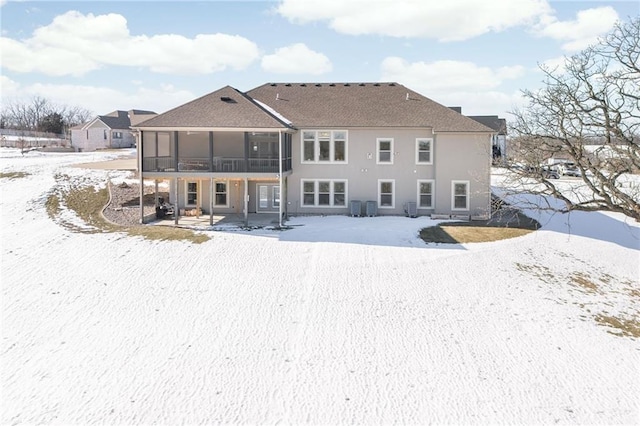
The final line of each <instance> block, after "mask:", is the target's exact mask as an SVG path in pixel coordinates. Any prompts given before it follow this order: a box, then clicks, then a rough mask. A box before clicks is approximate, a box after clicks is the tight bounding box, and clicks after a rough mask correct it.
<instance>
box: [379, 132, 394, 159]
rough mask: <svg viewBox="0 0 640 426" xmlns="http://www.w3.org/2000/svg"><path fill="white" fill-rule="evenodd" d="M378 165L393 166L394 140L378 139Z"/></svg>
mask: <svg viewBox="0 0 640 426" xmlns="http://www.w3.org/2000/svg"><path fill="white" fill-rule="evenodd" d="M376 151H377V152H376V163H377V164H393V139H392V138H378V139H376Z"/></svg>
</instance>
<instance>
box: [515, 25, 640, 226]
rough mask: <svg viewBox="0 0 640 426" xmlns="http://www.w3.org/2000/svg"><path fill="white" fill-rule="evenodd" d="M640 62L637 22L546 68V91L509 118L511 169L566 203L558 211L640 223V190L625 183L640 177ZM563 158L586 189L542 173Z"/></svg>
mask: <svg viewBox="0 0 640 426" xmlns="http://www.w3.org/2000/svg"><path fill="white" fill-rule="evenodd" d="M639 56H640V18H635V19H632V20H631V21H629V22H627V23H618V24H617V25H616V27H615V28H614V29H613V31H612V32H611V33H610V34H609V35H608V36H606V37H605V38H603V39H601V40H600V41H599V42H598V43H597V44H595V45H593V46H591V47H589V48H587V49H585V50H584V51H582V52H581V53H579V54H576V55H574V56H571V57H569V58H565V63H564V67H563V68H555V69H550V68H548V67H544V66H541V69H542V72H543V73H544V75H545V79H544V87H543V88H542V89H540V90H538V91H535V92H533V91H530V90H524V91H523V95H524V97H525V98H526V100H527V102H528V103H527V105H526V106H525V107H524V108H523V109H519V110H515V111H513V112H512V114H513V115H514V117H515V120H514V122H512V123H510V130H511V131H512V132H513V135H514V137H513V139H512V143H511V146H510V149H511V151H510V155H511V158H512V159H513V160H514V161H516V164H513V163H512V164H511V165H510V166H508V168H509V169H510V171H511V172H513V173H514V174H516V175H517V176H518V177H519V178H522V177H523V176H526V178H527V179H528V180H529V182H530V183H531V181H534V182H536V183H537V185H535V186H530V187H529V189H532V190H533V191H534V192H537V193H539V194H544V195H551V196H553V197H555V198H557V199H559V200H561V201H562V202H563V205H564V208H562V209H560V211H564V212H567V211H571V210H586V211H593V210H610V211H616V212H621V213H624V214H626V215H628V216H630V217H632V218H634V219H636V220H637V221H640V185H639V184H638V181H637V180H636V181H634V180H631V179H629V176H628V174H629V173H638V172H639V171H640V68H639V64H638V58H639ZM558 158H564V159H565V161H570V162H573V163H575V166H576V167H577V169H578V171H577V172H576V174H578V175H579V176H580V177H581V182H580V183H581V184H582V188H580V189H576V190H575V191H573V192H572V191H570V190H569V191H568V187H567V185H566V182H563V183H560V182H559V181H558V180H554V179H551V177H552V176H553V174H552V173H550V171H549V170H548V169H545V167H542V165H543V164H549V163H550V159H551V161H553V159H558ZM553 177H555V176H553ZM527 179H525V180H524V181H525V182H526V181H527ZM520 181H521V182H522V181H523V180H522V179H521V180H520ZM575 187H576V185H574V188H575Z"/></svg>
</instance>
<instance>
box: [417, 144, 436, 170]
mask: <svg viewBox="0 0 640 426" xmlns="http://www.w3.org/2000/svg"><path fill="white" fill-rule="evenodd" d="M423 141H427V142H429V154H430V155H429V161H420V142H423ZM416 164H420V165H432V164H433V138H416Z"/></svg>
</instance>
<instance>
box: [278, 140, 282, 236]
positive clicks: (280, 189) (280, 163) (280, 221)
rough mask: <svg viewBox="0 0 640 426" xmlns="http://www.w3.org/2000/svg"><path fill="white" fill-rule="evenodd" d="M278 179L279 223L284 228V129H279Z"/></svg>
mask: <svg viewBox="0 0 640 426" xmlns="http://www.w3.org/2000/svg"><path fill="white" fill-rule="evenodd" d="M278 180H279V185H280V188H279V189H278V191H279V192H280V200H278V201H279V202H278V224H279V226H280V228H282V130H278Z"/></svg>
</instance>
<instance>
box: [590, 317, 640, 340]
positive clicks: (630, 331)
mask: <svg viewBox="0 0 640 426" xmlns="http://www.w3.org/2000/svg"><path fill="white" fill-rule="evenodd" d="M595 320H596V321H597V322H598V323H600V324H602V325H606V326H609V327H612V328H615V329H616V330H618V331H615V332H614V331H609V333H611V334H615V335H616V336H629V337H640V323H638V320H628V319H624V318H623V319H619V318H616V317H612V316H609V315H601V314H599V315H596V316H595Z"/></svg>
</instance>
